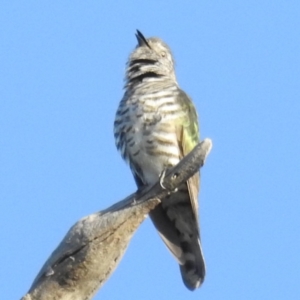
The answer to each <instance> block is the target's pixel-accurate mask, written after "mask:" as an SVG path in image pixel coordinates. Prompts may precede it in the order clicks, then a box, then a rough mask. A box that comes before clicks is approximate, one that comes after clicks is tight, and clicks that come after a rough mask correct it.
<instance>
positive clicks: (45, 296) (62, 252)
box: [21, 139, 212, 300]
mask: <svg viewBox="0 0 300 300" xmlns="http://www.w3.org/2000/svg"><path fill="white" fill-rule="evenodd" d="M211 147H212V142H211V140H210V139H205V140H203V141H202V142H201V143H200V144H198V145H197V146H196V147H195V148H194V149H193V151H192V152H191V153H189V155H187V156H186V157H184V158H183V159H182V160H181V161H180V162H179V164H178V165H177V166H175V167H174V168H172V169H171V170H170V171H168V172H167V173H166V175H165V177H164V178H163V184H161V182H160V180H159V181H158V182H157V183H156V184H155V185H153V186H151V187H146V188H144V189H143V190H141V191H137V192H136V193H134V194H132V195H130V196H128V197H127V198H125V199H124V200H122V201H119V202H117V203H116V204H114V205H112V206H111V207H109V208H107V209H106V210H103V211H100V212H97V213H94V214H91V215H89V216H87V217H84V218H82V219H81V220H79V221H78V222H77V223H76V224H74V225H73V226H72V227H71V228H70V230H69V231H68V233H67V234H66V236H65V237H64V239H63V240H62V241H61V243H60V244H59V245H58V247H57V248H56V249H55V250H54V252H53V253H52V254H51V255H50V257H49V258H48V260H47V261H46V263H45V264H44V266H43V267H42V269H41V270H40V272H39V273H38V275H37V277H36V278H35V280H34V282H33V284H32V286H31V288H30V289H29V291H28V293H27V294H26V295H25V296H24V297H23V298H22V299H21V300H56V299H60V300H82V299H85V300H89V299H92V297H93V296H94V295H95V293H96V292H97V291H98V289H99V288H100V287H101V286H102V285H103V284H104V282H105V281H106V280H107V279H108V277H109V276H110V275H111V274H112V272H113V271H114V270H115V268H116V267H117V265H118V263H119V262H120V260H121V258H122V256H123V254H124V253H125V251H126V249H127V246H128V244H129V241H130V239H131V238H132V236H133V234H134V232H135V231H136V229H137V228H138V226H139V225H140V224H141V223H142V221H143V220H144V219H145V217H146V216H147V214H148V213H149V211H150V210H151V209H153V208H154V207H155V206H156V205H157V204H158V203H159V202H160V200H159V199H162V198H164V197H165V196H166V195H167V194H168V192H169V191H173V190H175V189H176V187H178V186H179V185H180V184H181V183H182V182H184V181H186V180H187V179H188V178H189V177H191V176H192V175H193V174H195V173H196V172H197V171H198V170H199V168H200V167H202V166H203V164H204V161H205V159H206V157H207V155H208V154H209V152H210V150H211ZM162 186H163V187H164V188H162Z"/></svg>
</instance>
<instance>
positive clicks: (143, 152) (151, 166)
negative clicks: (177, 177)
mask: <svg viewBox="0 0 300 300" xmlns="http://www.w3.org/2000/svg"><path fill="white" fill-rule="evenodd" d="M166 128H168V130H166ZM163 129H164V130H163ZM134 135H135V143H134V146H133V147H132V149H131V151H130V152H131V155H130V156H131V157H132V159H133V161H134V162H135V164H136V165H138V166H139V168H140V172H141V173H142V174H139V175H140V177H141V178H143V181H144V183H145V184H153V183H155V182H156V181H157V180H158V178H159V176H160V175H161V173H162V172H163V171H164V170H165V169H166V168H168V167H171V166H174V165H176V164H177V163H178V162H179V157H180V151H179V147H178V142H177V137H176V133H175V130H173V128H172V127H171V125H170V124H167V126H166V124H164V123H163V122H161V123H160V122H158V123H157V124H155V125H153V126H148V127H147V126H145V124H136V126H135V134H134Z"/></svg>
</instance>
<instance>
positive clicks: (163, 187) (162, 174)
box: [159, 169, 178, 194]
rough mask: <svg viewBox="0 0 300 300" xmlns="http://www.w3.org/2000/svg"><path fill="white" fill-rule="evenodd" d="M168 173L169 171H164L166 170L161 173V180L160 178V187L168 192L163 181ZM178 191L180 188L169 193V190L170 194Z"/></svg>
mask: <svg viewBox="0 0 300 300" xmlns="http://www.w3.org/2000/svg"><path fill="white" fill-rule="evenodd" d="M166 173H167V169H164V170H163V171H162V172H161V174H160V178H159V184H160V186H161V187H162V189H164V190H168V189H167V188H166V187H165V186H164V184H163V181H164V179H165V177H166ZM177 191H178V188H175V189H174V190H173V191H169V190H168V194H172V193H176V192H177Z"/></svg>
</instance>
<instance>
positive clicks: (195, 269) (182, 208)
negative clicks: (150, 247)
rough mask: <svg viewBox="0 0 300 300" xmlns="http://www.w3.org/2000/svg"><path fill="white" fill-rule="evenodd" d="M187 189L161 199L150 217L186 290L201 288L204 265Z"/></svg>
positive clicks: (181, 188) (196, 221) (184, 188)
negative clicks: (174, 261)
mask: <svg viewBox="0 0 300 300" xmlns="http://www.w3.org/2000/svg"><path fill="white" fill-rule="evenodd" d="M190 201H191V200H190V196H189V193H188V189H187V185H186V184H183V186H181V187H180V188H179V190H178V192H176V193H173V194H171V195H169V196H167V197H166V198H165V199H162V203H161V204H159V205H158V206H156V207H155V208H154V210H152V211H151V212H150V217H151V220H152V222H153V223H154V225H155V227H156V229H157V230H158V232H159V234H160V236H161V238H162V239H163V241H164V243H165V244H166V246H167V247H168V249H169V250H170V251H171V253H172V254H173V255H174V257H175V258H176V260H177V261H178V263H179V265H180V271H181V276H182V280H183V282H184V284H185V285H186V287H187V288H188V289H189V290H195V289H196V288H198V287H200V285H201V284H202V282H203V281H204V277H205V262H204V257H203V252H202V247H201V243H200V235H199V228H198V227H199V225H198V218H197V217H196V216H195V214H194V212H193V209H192V207H191V202H190Z"/></svg>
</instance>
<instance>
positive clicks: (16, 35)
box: [0, 0, 300, 300]
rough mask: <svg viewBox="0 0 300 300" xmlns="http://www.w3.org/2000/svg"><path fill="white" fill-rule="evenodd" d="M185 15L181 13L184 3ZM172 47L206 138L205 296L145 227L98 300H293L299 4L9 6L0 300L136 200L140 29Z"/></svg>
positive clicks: (4, 50) (1, 59)
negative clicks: (120, 114)
mask: <svg viewBox="0 0 300 300" xmlns="http://www.w3.org/2000/svg"><path fill="white" fill-rule="evenodd" d="M187 3H188V4H187ZM136 29H139V30H140V31H141V32H142V33H144V35H145V36H148V37H149V36H159V37H161V38H162V39H164V40H165V41H166V42H167V43H168V44H169V46H170V47H171V49H172V50H173V53H174V56H175V59H176V62H177V69H176V70H177V78H178V82H179V84H180V86H181V87H182V88H183V89H184V90H185V91H186V92H187V93H188V94H189V95H190V96H191V97H192V98H193V100H194V103H195V106H196V107H197V110H198V113H199V116H200V125H201V137H202V138H205V137H210V138H211V139H212V140H213V144H214V146H213V150H212V152H211V154H210V156H209V158H208V160H207V163H206V165H205V166H204V168H203V169H202V172H201V173H202V182H201V193H200V216H201V235H202V242H203V248H204V254H205V258H206V263H207V276H206V280H205V282H204V284H203V286H202V287H201V288H200V289H199V290H197V291H195V292H193V293H192V292H190V291H188V290H187V289H186V288H185V287H184V285H183V283H182V281H181V276H180V273H179V268H178V266H177V263H176V262H175V260H174V259H173V258H172V257H171V255H170V254H169V252H168V251H167V250H166V248H165V246H164V245H163V243H162V241H161V240H160V238H159V237H158V235H157V233H156V232H155V230H154V228H153V226H152V224H151V222H150V221H149V220H146V221H145V222H144V223H143V224H142V226H141V227H140V228H139V230H138V231H137V233H136V234H135V236H134V238H133V240H132V242H131V244H130V246H129V248H128V250H127V252H126V254H125V256H124V258H123V260H122V262H121V263H120V265H119V267H118V269H117V270H116V272H115V273H114V274H113V275H112V276H111V278H110V279H109V280H108V281H107V283H106V284H105V285H104V287H103V289H101V290H100V291H99V293H98V295H97V296H96V297H95V299H143V300H144V299H146V300H147V299H231V300H235V299H238V300H240V299H244V300H245V299H251V300H252V299H298V297H299V294H300V286H299V279H300V259H299V252H300V230H299V227H300V222H299V215H300V201H299V194H300V184H299V178H300V171H299V170H300V163H299V153H300V141H299V137H300V135H299V131H300V130H299V128H300V99H299V94H300V80H299V78H300V58H299V57H300V55H299V53H300V35H299V32H300V3H299V1H296V0H295V1H292V0H291V1H276V0H275V1H274V0H273V1H196V0H194V1H188V2H186V1H185V2H184V1H164V2H163V1H151V2H150V1H149V2H147V3H146V2H145V3H144V2H142V1H126V2H125V1H111V2H108V1H84V2H83V1H72V2H70V1H64V2H63V1H51V2H48V1H39V2H38V1H29V0H27V1H2V4H1V10H0V65H1V68H0V81H1V84H0V186H1V188H0V198H1V201H0V208H1V212H2V217H1V219H0V227H1V229H2V230H1V234H2V246H1V250H0V253H1V257H2V265H1V272H0V282H1V283H2V284H1V285H2V288H1V295H2V297H3V299H19V298H20V297H21V296H22V295H24V294H25V293H26V291H27V290H28V288H29V287H30V285H31V283H32V281H33V279H34V277H35V276H36V274H37V273H38V271H39V270H40V268H41V266H42V265H43V263H44V261H45V260H46V259H47V258H48V256H49V255H50V253H51V252H52V251H53V250H54V248H55V247H56V246H57V245H58V243H59V242H60V240H61V239H62V238H63V236H64V235H65V233H66V231H67V230H68V229H69V227H70V226H71V225H72V224H73V223H75V222H76V221H77V220H78V219H79V218H81V217H83V216H85V215H88V214H90V213H93V212H95V211H98V210H101V209H105V208H107V207H108V206H110V205H111V204H113V203H114V202H116V201H119V200H121V199H122V198H124V197H125V196H127V195H128V194H130V193H132V192H133V191H134V190H135V184H134V180H133V178H132V176H131V173H130V171H129V168H128V167H127V166H126V165H125V163H124V162H123V161H122V159H121V157H120V155H119V153H118V152H117V151H116V149H115V145H114V139H113V132H112V131H113V120H114V116H115V111H116V109H117V106H118V103H119V101H120V99H121V97H122V94H123V90H122V87H123V77H124V70H125V63H126V60H127V57H128V55H129V53H130V51H131V50H132V49H133V48H134V47H135V45H136V39H135V36H134V33H135V30H136Z"/></svg>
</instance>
